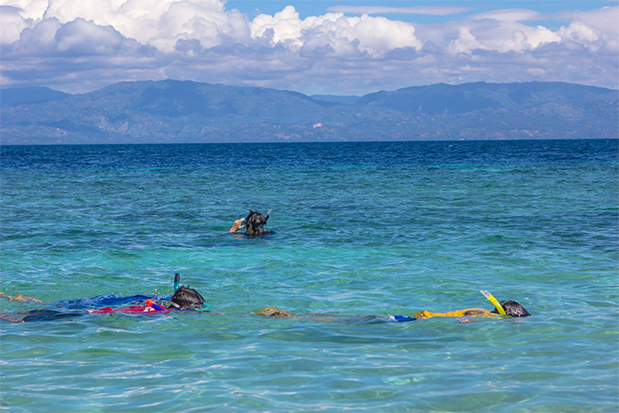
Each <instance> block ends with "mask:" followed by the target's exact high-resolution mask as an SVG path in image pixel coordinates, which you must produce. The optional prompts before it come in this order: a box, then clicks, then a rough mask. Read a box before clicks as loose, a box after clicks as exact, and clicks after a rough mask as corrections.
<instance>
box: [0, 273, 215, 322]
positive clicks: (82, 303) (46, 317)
mask: <svg viewBox="0 0 619 413" xmlns="http://www.w3.org/2000/svg"><path fill="white" fill-rule="evenodd" d="M179 280H180V276H179V275H178V274H176V276H175V287H174V288H175V291H174V294H173V295H172V298H168V299H157V298H156V297H150V298H149V297H147V296H143V295H134V296H130V297H116V296H113V295H107V296H98V297H93V298H88V299H79V300H67V301H60V302H58V303H56V304H55V305H54V306H53V307H52V308H47V309H36V310H31V311H28V312H26V313H25V316H24V317H23V318H16V317H11V316H7V315H5V314H2V315H0V319H2V320H4V321H10V322H13V323H28V322H33V321H50V320H57V319H63V318H72V317H79V316H82V315H86V314H109V313H125V314H140V313H152V312H159V313H170V312H172V311H176V310H178V311H204V310H206V309H207V308H209V305H208V304H205V300H204V297H202V295H201V294H200V293H199V292H197V291H196V290H194V289H193V288H189V287H185V286H184V285H183V286H180V287H179V286H178V282H179ZM6 298H9V299H10V298H11V297H9V296H6ZM153 300H156V301H157V302H158V303H157V302H155V301H153ZM168 300H169V304H168V305H167V306H166V304H164V303H163V302H165V301H168ZM31 301H37V302H40V301H39V300H35V299H31ZM97 303H105V304H107V305H123V304H125V305H126V304H131V303H136V304H137V303H145V304H140V305H130V306H128V307H120V308H112V307H104V308H98V309H91V310H88V308H93V307H94V305H95V304H97ZM94 308H97V307H94ZM79 309H81V310H82V311H75V310H79ZM66 310H72V311H66ZM22 314H23V313H22Z"/></svg>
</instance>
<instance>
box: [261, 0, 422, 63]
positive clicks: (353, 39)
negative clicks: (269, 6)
mask: <svg viewBox="0 0 619 413" xmlns="http://www.w3.org/2000/svg"><path fill="white" fill-rule="evenodd" d="M251 33H252V37H254V38H257V37H263V36H265V34H270V35H272V41H273V42H274V43H283V44H285V45H287V46H289V47H290V48H292V49H293V50H299V49H301V48H302V47H303V46H305V50H308V49H312V50H315V49H317V48H319V47H329V48H330V50H331V51H332V52H333V53H335V54H338V55H345V54H350V53H353V52H355V51H360V52H367V53H369V54H370V55H372V56H380V55H382V54H384V53H385V52H387V51H389V50H392V49H395V48H399V47H415V48H420V47H421V42H420V41H419V40H418V39H417V37H416V36H415V27H414V26H413V25H412V24H410V23H405V22H401V21H394V20H388V19H386V18H384V17H370V16H368V15H363V16H361V17H347V16H345V15H344V14H342V13H328V14H325V15H323V16H310V17H308V18H306V19H305V20H301V19H300V18H299V13H297V11H296V10H295V9H294V7H292V6H287V7H286V8H285V9H284V10H282V11H281V12H279V13H276V14H275V15H274V16H269V15H265V14H261V15H259V16H257V17H256V18H255V19H254V20H253V21H252V22H251Z"/></svg>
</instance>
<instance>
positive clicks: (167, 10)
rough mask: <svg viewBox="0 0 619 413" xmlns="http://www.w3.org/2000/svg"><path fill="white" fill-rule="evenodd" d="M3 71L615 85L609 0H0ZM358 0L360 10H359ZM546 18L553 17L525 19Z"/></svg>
mask: <svg viewBox="0 0 619 413" xmlns="http://www.w3.org/2000/svg"><path fill="white" fill-rule="evenodd" d="M0 3H1V4H2V5H1V6H0V12H1V13H0V34H1V39H0V42H1V44H0V52H1V53H2V61H1V62H0V65H1V69H2V71H1V74H0V82H1V83H2V84H4V85H8V84H26V83H29V84H42V85H47V86H54V87H57V88H59V89H62V90H66V91H70V92H76V91H86V90H92V89H94V88H98V87H102V86H105V85H107V84H110V83H113V82H117V81H121V80H143V79H151V80H158V79H165V78H176V79H189V80H195V81H203V82H210V83H216V82H219V83H227V84H237V85H254V86H264V87H275V88H285V89H293V90H299V91H302V92H307V93H356V94H361V93H367V92H371V91H375V90H379V89H394V88H398V87H405V86H410V85H414V84H427V83H436V82H448V83H461V82H467V81H480V80H485V81H499V82H501V81H526V80H533V79H534V80H562V81H574V82H580V83H587V84H594V85H600V86H611V87H616V86H617V84H616V82H617V76H618V75H617V73H618V68H617V55H618V53H619V34H618V29H617V25H616V22H617V20H618V19H619V7H616V6H614V7H604V8H602V9H599V10H591V11H585V12H582V11H566V12H563V13H559V14H556V15H553V16H548V15H541V14H540V13H539V12H537V11H534V10H527V9H505V10H491V11H488V12H484V13H476V14H470V15H469V16H468V17H465V18H462V17H461V16H460V17H459V18H458V19H457V20H455V21H449V22H445V23H434V24H418V23H409V22H404V21H398V20H393V19H388V18H386V17H381V16H376V15H375V14H388V13H394V12H397V13H408V14H429V15H442V16H447V15H449V14H453V13H465V12H467V11H470V10H469V9H468V8H465V7H452V6H450V7H440V6H439V7H434V6H433V7H405V8H386V7H370V6H363V7H353V8H351V7H349V6H333V7H331V8H330V9H329V10H330V12H327V13H325V14H323V15H319V16H307V17H305V18H301V16H300V15H299V13H298V12H297V11H296V9H295V8H294V7H293V6H287V7H285V8H283V9H282V10H281V11H280V12H277V13H275V14H273V15H269V14H260V15H258V16H256V17H255V18H254V19H253V20H250V19H249V18H248V17H247V16H246V15H244V14H242V13H241V12H239V11H238V10H228V9H226V5H225V2H224V1H220V0H161V1H158V2H152V1H150V0H91V1H88V2H83V1H82V0H0ZM359 14H360V15H359ZM552 19H555V20H557V21H559V22H560V25H559V26H560V27H559V28H558V29H557V28H549V27H545V26H544V25H540V24H535V22H543V21H547V20H552Z"/></svg>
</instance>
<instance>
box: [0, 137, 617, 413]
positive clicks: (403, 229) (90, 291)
mask: <svg viewBox="0 0 619 413" xmlns="http://www.w3.org/2000/svg"><path fill="white" fill-rule="evenodd" d="M0 149H1V156H2V157H1V178H2V181H1V193H0V194H1V205H0V206H1V219H2V221H1V224H2V226H1V236H2V238H1V239H2V244H1V255H0V258H1V264H0V265H1V267H0V269H1V286H0V291H1V292H4V293H7V294H11V295H13V294H14V293H17V292H19V293H22V294H24V295H27V296H34V297H37V298H39V299H41V300H43V301H44V302H46V303H53V302H55V301H58V300H63V299H71V298H81V297H90V296H96V295H100V294H109V293H114V294H117V295H124V296H127V295H133V294H169V293H170V292H171V289H172V281H173V274H174V273H175V272H180V273H181V274H182V277H183V279H182V280H183V282H184V283H185V284H189V285H191V286H192V287H194V288H196V289H198V290H199V291H200V292H202V293H203V295H204V296H205V297H206V298H207V302H208V303H209V304H210V305H211V306H212V308H211V310H212V311H211V312H210V313H173V314H169V315H154V316H145V315H126V314H113V315H86V316H83V317H79V318H75V319H70V320H59V321H54V322H51V321H50V322H40V323H24V324H12V323H8V322H2V323H0V328H1V332H2V338H1V341H0V346H1V352H2V357H1V364H0V368H1V370H0V371H1V381H0V386H1V391H2V392H1V398H0V405H1V406H2V407H8V408H11V409H12V410H14V411H68V410H72V411H75V410H80V411H137V410H144V411H161V412H164V411H170V412H171V411H185V412H192V411H260V410H268V411H278V412H287V411H294V410H308V411H318V410H325V411H344V410H351V411H393V412H395V411H408V410H411V411H492V412H497V411H551V412H557V411H561V412H570V411H587V412H593V411H609V412H614V411H616V410H617V409H618V407H619V362H618V357H619V311H618V306H617V303H618V302H619V300H618V298H619V275H618V263H619V229H618V228H619V218H618V203H619V168H618V164H619V163H618V154H619V151H618V141H617V140H597V141H567V140H563V141H561V140H559V141H542V142H540V141H530V142H425V143H414V142H412V143H358V144H355V143H350V144H343V143H342V144H266V145H232V144H231V145H127V146H125V145H104V146H39V147H16V146H3V147H0ZM250 208H252V209H254V210H259V211H262V212H265V211H266V210H267V209H270V208H272V209H273V214H272V216H271V218H270V219H269V226H268V227H270V228H271V229H272V230H274V231H275V234H273V235H270V236H268V237H265V238H259V239H251V238H246V237H245V236H244V235H242V234H228V233H227V230H228V229H229V227H230V225H231V224H232V222H233V221H234V220H235V219H237V218H240V217H243V216H245V215H246V213H247V210H248V209H250ZM480 289H488V290H490V291H491V292H492V293H493V294H494V295H495V296H496V297H497V298H498V299H499V300H505V299H512V300H516V301H518V302H520V303H521V304H522V305H524V306H525V307H526V308H527V309H528V310H529V311H530V312H531V313H532V314H533V317H529V318H524V319H512V320H491V321H484V322H478V323H459V322H458V320H457V319H449V318H443V319H440V318H433V319H427V320H417V321H414V322H410V323H379V324H368V323H362V322H349V323H345V322H342V323H325V322H320V321H312V320H307V319H264V318H261V317H258V316H256V315H254V312H255V311H256V310H258V309H259V308H261V307H264V306H267V305H272V306H277V307H282V308H285V309H288V310H289V311H291V312H293V313H308V312H321V313H323V312H324V313H334V314H346V315H367V314H376V315H388V314H412V313H414V312H416V311H419V310H424V309H427V310H430V311H448V310H456V309H461V308H469V307H481V308H488V309H490V308H492V305H491V304H490V303H489V302H488V301H487V300H486V299H485V298H484V297H483V296H482V295H481V294H480V293H479V290H480ZM0 306H1V307H0V311H2V312H3V313H4V314H10V315H15V314H16V313H17V312H19V311H24V310H30V309H33V308H40V307H42V305H40V304H33V303H26V304H20V303H16V302H9V301H7V300H0ZM43 307H44V306H43Z"/></svg>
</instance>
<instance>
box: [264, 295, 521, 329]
mask: <svg viewBox="0 0 619 413" xmlns="http://www.w3.org/2000/svg"><path fill="white" fill-rule="evenodd" d="M481 293H482V294H483V295H484V296H485V297H486V298H487V299H488V300H490V302H492V304H494V306H495V309H494V310H492V311H491V310H484V309H481V308H467V309H464V310H457V311H450V312H446V313H431V312H429V311H425V310H424V311H420V312H418V313H415V314H414V315H413V316H412V317H411V316H402V315H390V316H377V315H368V316H351V315H338V314H320V313H311V314H301V315H295V314H292V313H290V312H289V311H287V310H284V309H280V308H275V307H264V308H262V309H260V310H258V312H256V314H257V315H259V316H262V317H274V318H286V317H288V318H297V319H307V320H312V321H319V322H345V323H368V322H398V323H402V322H408V321H415V320H417V319H423V318H432V317H457V318H461V317H497V316H498V317H500V316H507V317H528V316H530V315H531V314H530V313H529V312H528V311H527V310H526V309H525V308H524V307H523V306H522V305H520V304H519V303H517V302H516V301H510V300H506V301H501V302H500V303H499V302H498V301H497V300H496V298H494V297H493V296H492V294H490V293H489V292H488V291H486V290H482V291H481ZM461 321H463V322H467V321H469V320H466V319H465V320H461Z"/></svg>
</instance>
